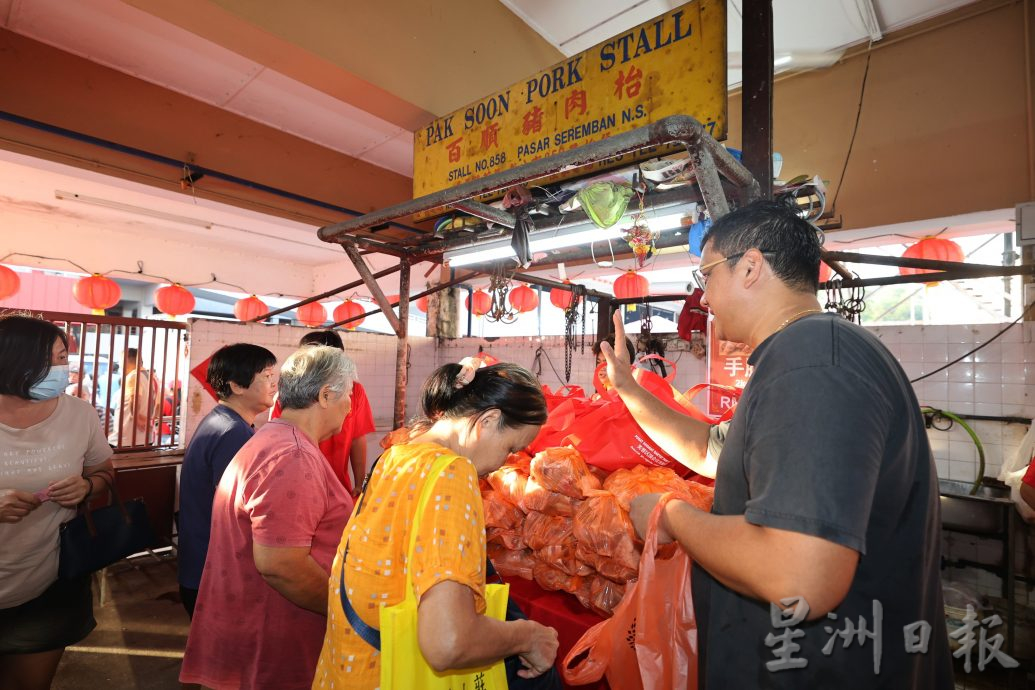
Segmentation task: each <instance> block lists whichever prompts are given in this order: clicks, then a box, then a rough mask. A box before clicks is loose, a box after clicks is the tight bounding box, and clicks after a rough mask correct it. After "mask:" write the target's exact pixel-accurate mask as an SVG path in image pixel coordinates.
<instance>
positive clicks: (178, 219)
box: [54, 189, 212, 230]
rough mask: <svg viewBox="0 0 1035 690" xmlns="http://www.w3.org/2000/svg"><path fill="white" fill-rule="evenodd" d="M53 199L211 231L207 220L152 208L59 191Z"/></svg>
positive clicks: (55, 191)
mask: <svg viewBox="0 0 1035 690" xmlns="http://www.w3.org/2000/svg"><path fill="white" fill-rule="evenodd" d="M54 197H55V198H57V199H61V200H62V201H76V202H78V203H80V204H89V205H91V206H101V207H103V208H110V209H112V210H115V211H122V212H123V213H132V214H134V215H137V216H147V217H148V218H157V219H158V220H167V221H171V222H173V223H183V224H184V225H193V226H195V227H198V228H205V229H206V230H211V229H212V223H210V222H208V221H207V220H201V219H199V218H189V217H187V216H178V215H176V214H175V213H166V212H165V211H157V210H155V209H152V208H145V207H144V206H134V205H133V204H124V203H122V202H121V201H112V200H111V199H101V198H99V197H95V196H85V195H83V194H76V193H75V192H65V191H62V190H60V189H55V190H54Z"/></svg>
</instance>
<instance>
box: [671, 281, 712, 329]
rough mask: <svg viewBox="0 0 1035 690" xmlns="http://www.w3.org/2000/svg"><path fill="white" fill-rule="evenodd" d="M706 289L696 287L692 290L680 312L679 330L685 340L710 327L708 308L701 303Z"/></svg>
mask: <svg viewBox="0 0 1035 690" xmlns="http://www.w3.org/2000/svg"><path fill="white" fill-rule="evenodd" d="M703 296H704V291H703V290H700V289H695V290H694V291H693V292H691V293H690V294H689V295H688V296H687V298H686V302H685V303H684V304H683V310H682V311H681V312H679V323H678V332H679V337H680V338H682V339H683V340H690V338H691V336H692V335H693V333H694V332H698V333H704V332H705V331H706V330H707V328H708V310H707V309H705V308H704V306H703V305H702V304H701V298H702V297H703Z"/></svg>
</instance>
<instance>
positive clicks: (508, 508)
mask: <svg viewBox="0 0 1035 690" xmlns="http://www.w3.org/2000/svg"><path fill="white" fill-rule="evenodd" d="M482 507H483V511H484V513H485V526H486V527H502V528H503V529H521V527H522V525H523V524H524V522H525V512H524V511H523V510H521V509H520V508H518V507H517V506H516V505H514V504H513V503H511V502H510V501H508V500H506V499H504V498H502V497H501V496H500V495H499V493H497V492H496V491H491V490H490V491H483V492H482Z"/></svg>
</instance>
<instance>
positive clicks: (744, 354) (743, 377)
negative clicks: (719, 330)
mask: <svg viewBox="0 0 1035 690" xmlns="http://www.w3.org/2000/svg"><path fill="white" fill-rule="evenodd" d="M749 357H751V348H750V347H748V346H747V345H743V344H741V343H731V342H729V341H727V340H719V337H718V335H716V333H715V329H714V328H713V327H712V322H711V321H709V322H708V383H712V384H718V385H721V386H727V387H729V388H743V387H744V386H746V385H747V382H748V379H750V378H751V374H752V373H754V370H755V368H754V367H753V366H751V365H750V364H748V358H749ZM736 404H737V399H736V398H735V397H733V396H732V395H729V394H728V393H723V392H719V391H716V390H714V389H713V390H711V391H710V392H709V393H708V414H710V415H712V416H714V417H718V416H720V415H722V413H724V412H726V410H728V409H729V408H730V407H733V406H734V405H736Z"/></svg>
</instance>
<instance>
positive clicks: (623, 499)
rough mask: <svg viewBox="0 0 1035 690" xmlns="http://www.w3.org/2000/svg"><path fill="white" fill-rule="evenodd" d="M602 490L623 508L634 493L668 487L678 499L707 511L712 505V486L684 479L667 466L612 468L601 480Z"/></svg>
mask: <svg viewBox="0 0 1035 690" xmlns="http://www.w3.org/2000/svg"><path fill="white" fill-rule="evenodd" d="M604 490H605V491H610V492H611V493H612V494H614V495H615V498H617V499H618V502H619V503H620V504H621V506H622V508H624V509H625V510H626V511H628V510H629V504H630V503H632V500H633V499H634V498H636V497H637V496H641V495H643V494H653V493H660V494H663V493H668V492H670V491H671V492H672V493H674V494H675V495H676V498H678V499H680V500H681V501H686V502H688V503H690V504H692V505H693V506H695V507H696V508H698V509H700V510H703V511H706V512H707V511H709V510H711V508H712V497H713V496H714V494H715V489H714V488H712V487H709V486H704V485H703V484H698V483H697V482H694V481H687V480H685V479H683V478H681V477H680V476H679V475H677V474H676V473H675V472H674V471H673V470H671V469H669V468H667V467H643V466H636V467H632V468H629V469H624V470H615V471H614V472H613V473H612V474H611V476H610V477H608V478H607V479H606V480H604Z"/></svg>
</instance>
